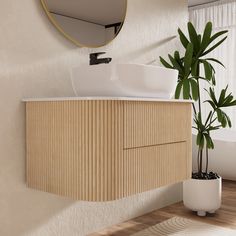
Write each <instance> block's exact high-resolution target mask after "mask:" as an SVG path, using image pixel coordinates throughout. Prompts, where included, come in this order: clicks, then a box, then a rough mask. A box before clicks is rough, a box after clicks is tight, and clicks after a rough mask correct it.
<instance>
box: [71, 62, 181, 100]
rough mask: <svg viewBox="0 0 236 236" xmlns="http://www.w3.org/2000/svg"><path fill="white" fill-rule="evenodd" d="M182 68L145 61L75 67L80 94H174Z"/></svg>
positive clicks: (75, 86)
mask: <svg viewBox="0 0 236 236" xmlns="http://www.w3.org/2000/svg"><path fill="white" fill-rule="evenodd" d="M177 77H178V71H176V70H171V69H166V68H164V67H159V66H152V65H141V64H116V65H112V64H108V65H107V64H100V65H92V66H81V67H76V68H73V69H72V71H71V82H72V86H73V89H74V92H75V94H76V96H113V97H114V96H117V97H119V96H121V97H124V96H128V97H153V98H171V97H172V96H173V93H174V91H175V87H176V84H177Z"/></svg>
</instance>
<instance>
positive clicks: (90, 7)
mask: <svg viewBox="0 0 236 236" xmlns="http://www.w3.org/2000/svg"><path fill="white" fill-rule="evenodd" d="M41 2H42V4H43V6H44V9H45V10H46V12H47V14H48V16H49V19H50V20H51V21H52V23H53V24H54V25H55V26H56V27H57V29H58V30H60V31H61V33H63V34H64V36H66V37H67V38H68V39H70V40H71V41H73V42H74V43H76V44H77V45H79V46H87V47H100V46H103V45H106V44H107V43H109V42H110V41H112V40H113V39H114V38H115V37H116V36H117V34H118V33H119V31H120V29H121V27H122V25H123V23H124V19H125V15H126V8H127V0H41Z"/></svg>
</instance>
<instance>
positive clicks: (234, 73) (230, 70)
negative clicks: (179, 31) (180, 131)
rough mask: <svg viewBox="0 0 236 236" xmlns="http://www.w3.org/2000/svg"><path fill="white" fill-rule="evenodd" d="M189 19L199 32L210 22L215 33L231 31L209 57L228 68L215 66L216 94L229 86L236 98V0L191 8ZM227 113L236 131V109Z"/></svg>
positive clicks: (205, 109)
mask: <svg viewBox="0 0 236 236" xmlns="http://www.w3.org/2000/svg"><path fill="white" fill-rule="evenodd" d="M189 18H190V21H191V22H192V23H193V24H194V26H195V27H196V29H197V31H198V32H203V30H204V27H205V25H206V23H207V22H208V21H211V22H212V23H213V31H214V32H217V31H221V30H228V31H229V32H228V38H227V40H226V41H225V42H224V43H223V44H222V45H221V46H219V47H218V48H217V49H215V51H214V52H212V53H211V55H208V56H207V57H214V58H217V59H218V60H220V61H221V62H222V63H223V64H224V65H225V67H226V69H225V68H223V67H221V66H220V65H218V64H214V65H215V69H216V90H215V91H216V93H217V94H218V95H219V92H220V90H221V89H222V88H224V87H225V86H226V85H227V84H228V85H229V89H228V91H231V92H232V93H233V95H234V96H235V98H236V0H234V1H219V2H217V3H214V4H208V5H202V6H199V7H195V8H190V9H189ZM203 86H204V85H203ZM202 94H203V99H205V98H207V96H208V95H207V93H204V92H202ZM207 111H208V107H207V106H204V109H203V114H205V115H206V114H207ZM225 111H227V113H228V114H229V116H230V117H231V120H232V124H233V127H232V128H233V129H234V130H236V107H233V108H227V109H226V110H225Z"/></svg>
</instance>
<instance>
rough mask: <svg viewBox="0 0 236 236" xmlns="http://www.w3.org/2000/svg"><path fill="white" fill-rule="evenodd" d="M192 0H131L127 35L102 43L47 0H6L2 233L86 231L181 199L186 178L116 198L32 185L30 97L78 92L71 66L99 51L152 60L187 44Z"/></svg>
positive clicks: (0, 54)
mask: <svg viewBox="0 0 236 236" xmlns="http://www.w3.org/2000/svg"><path fill="white" fill-rule="evenodd" d="M186 21H187V1H186V0H178V1H174V0H129V1H128V14H127V18H126V22H125V24H124V27H123V29H122V31H121V33H120V35H119V36H118V37H117V38H116V39H115V40H114V41H113V42H112V44H110V45H108V46H106V47H104V48H100V49H96V50H95V49H86V48H77V47H76V46H74V45H72V44H71V43H70V42H68V41H67V40H66V39H64V38H63V37H62V36H61V35H60V34H59V33H58V32H57V31H56V30H55V29H54V28H53V27H52V25H51V24H50V22H49V21H48V19H47V17H46V16H45V14H44V12H43V11H42V8H41V6H40V1H39V0H21V1H16V0H1V7H0V111H1V116H0V235H1V236H21V235H33V236H35V235H39V236H54V235H55V236H68V235H70V236H74V235H76V236H78V235H85V234H86V233H88V232H92V231H94V230H97V229H100V228H103V227H106V226H107V225H110V224H114V223H117V222H120V221H123V220H125V219H128V218H130V217H134V216H136V215H140V214H143V213H144V212H147V211H150V210H151V209H154V208H157V207H160V206H163V205H165V204H168V203H170V202H174V201H176V200H178V199H180V198H181V185H175V186H170V187H166V188H163V189H158V190H153V191H150V192H147V193H143V194H139V195H136V196H133V197H129V198H127V199H122V200H119V201H114V202H110V203H86V202H79V201H72V200H70V199H65V198H61V197H58V196H56V195H52V194H48V193H44V192H40V191H35V190H32V189H28V188H26V186H25V138H24V137H25V131H24V129H25V116H24V105H23V104H22V103H21V99H22V98H24V97H33V96H39V97H50V96H52V97H55V96H73V93H72V89H71V85H70V79H69V76H70V68H72V67H73V66H78V65H82V64H84V63H86V64H87V63H88V55H89V53H90V52H94V51H107V52H108V56H111V57H113V59H114V62H118V61H122V62H127V61H128V62H138V63H149V62H151V61H153V60H155V59H156V58H158V56H159V55H166V54H167V53H168V52H172V51H173V50H174V49H175V48H176V47H178V46H179V44H178V42H177V40H176V39H171V37H172V36H174V35H176V31H177V28H178V27H182V28H183V27H185V23H186Z"/></svg>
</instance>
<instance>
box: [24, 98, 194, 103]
mask: <svg viewBox="0 0 236 236" xmlns="http://www.w3.org/2000/svg"><path fill="white" fill-rule="evenodd" d="M94 100H100V101H101V100H106V101H109V100H112V101H115V100H117V101H144V102H176V103H193V102H194V101H193V100H186V99H165V98H144V97H143V98H142V97H57V98H55V97H54V98H53V97H52V98H24V99H22V102H57V101H94Z"/></svg>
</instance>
